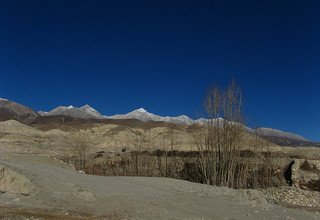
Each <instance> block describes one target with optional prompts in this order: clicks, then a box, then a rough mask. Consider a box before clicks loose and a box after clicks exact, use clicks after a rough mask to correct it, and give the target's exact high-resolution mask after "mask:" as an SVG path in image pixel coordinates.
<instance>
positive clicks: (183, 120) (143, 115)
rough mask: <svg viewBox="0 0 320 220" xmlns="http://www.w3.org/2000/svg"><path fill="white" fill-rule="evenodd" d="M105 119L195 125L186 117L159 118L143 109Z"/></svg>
mask: <svg viewBox="0 0 320 220" xmlns="http://www.w3.org/2000/svg"><path fill="white" fill-rule="evenodd" d="M106 118H110V119H138V120H140V121H143V122H146V121H163V122H169V123H175V124H184V125H190V124H193V123H195V122H194V121H193V120H192V119H191V118H189V117H188V116H186V115H180V116H176V117H170V116H165V117H163V116H160V115H155V114H153V113H150V112H148V111H147V110H145V109H144V108H138V109H136V110H133V111H131V112H129V113H127V114H124V115H119V114H118V115H113V116H106Z"/></svg>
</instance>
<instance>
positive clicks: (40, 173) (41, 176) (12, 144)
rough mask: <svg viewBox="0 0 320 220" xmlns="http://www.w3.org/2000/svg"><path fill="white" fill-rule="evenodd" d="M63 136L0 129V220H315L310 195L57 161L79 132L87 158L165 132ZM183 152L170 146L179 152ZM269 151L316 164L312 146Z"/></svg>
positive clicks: (95, 131) (120, 128) (108, 129)
mask: <svg viewBox="0 0 320 220" xmlns="http://www.w3.org/2000/svg"><path fill="white" fill-rule="evenodd" d="M38 128H39V127H38ZM67 128H68V129H69V130H68V129H67ZM63 130H64V131H63ZM63 130H60V129H57V128H52V129H47V128H46V129H44V128H43V127H42V130H39V129H37V126H35V127H31V126H28V125H25V124H22V123H20V122H17V121H14V120H9V121H4V122H1V123H0V133H1V139H0V147H1V148H0V149H1V151H0V152H1V158H0V163H1V176H0V187H1V188H0V191H1V192H2V193H1V194H0V201H1V204H0V205H1V215H0V217H1V218H2V219H78V218H85V219H86V218H88V219H319V218H320V215H319V210H320V201H319V198H320V195H319V192H316V191H313V192H311V191H305V190H300V189H296V188H293V187H286V186H284V187H282V188H271V189H263V190H262V189H261V190H259V189H258V190H246V189H243V190H236V189H229V188H224V187H222V188H221V187H215V186H208V185H204V184H198V183H191V182H188V181H183V180H175V179H171V178H160V177H115V176H108V177H104V176H93V175H87V174H81V173H79V172H77V171H76V170H75V169H74V168H73V167H72V166H71V165H67V164H66V163H63V162H62V161H61V160H59V159H57V158H59V156H61V155H62V154H64V153H65V152H69V153H70V154H72V144H71V143H74V142H75V140H77V138H78V136H79V134H80V135H81V136H84V135H85V136H86V138H90V140H92V141H89V142H90V143H94V144H95V146H91V147H90V151H91V152H92V153H94V152H98V151H101V150H104V151H107V152H108V151H110V152H115V151H118V152H120V151H121V147H120V148H119V147H118V146H128V147H130V143H131V142H132V140H130V137H131V136H130V135H134V133H135V132H147V133H148V132H149V134H151V135H155V136H157V135H158V136H159V134H161V132H164V131H165V127H161V126H159V127H151V128H148V129H142V128H139V127H136V128H132V127H127V126H124V125H114V124H109V125H108V124H107V125H105V124H104V125H99V124H98V125H95V126H88V127H83V128H81V129H80V128H77V129H75V128H74V127H73V128H72V127H65V129H63ZM179 135H180V137H181V136H182V138H181V140H184V141H186V142H187V141H188V140H189V139H188V138H187V132H185V131H183V130H181V131H179ZM183 135H185V138H183ZM156 143H157V142H156ZM132 146H134V145H132ZM183 146H184V144H183V143H180V144H179V145H177V147H178V149H183ZM185 146H187V144H186V145H185ZM167 147H169V144H167ZM272 147H273V148H274V150H278V151H282V152H286V151H287V153H290V154H298V155H305V157H318V158H319V149H318V148H283V147H279V146H278V147H277V146H276V145H274V144H272ZM281 149H282V150H281Z"/></svg>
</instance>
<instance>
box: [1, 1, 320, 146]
mask: <svg viewBox="0 0 320 220" xmlns="http://www.w3.org/2000/svg"><path fill="white" fill-rule="evenodd" d="M319 71H320V1H312V0H310V1H302V0H300V1H294V0H287V1H281V0H275V1H272V0H266V1H257V0H252V1H249V0H246V1H222V0H220V1H186V0H184V1H174V0H168V1H164V0H162V1H150V0H148V1H121V0H117V1H106V0H105V1H93V0H90V1H80V0H77V1H67V0H61V1H59V0H52V1H49V0H47V1H43V0H41V1H40V0H39V1H14V0H10V1H1V2H0V97H4V98H8V99H11V100H14V101H16V102H19V103H22V104H24V105H27V106H30V107H31V108H33V109H35V110H50V109H52V108H54V107H56V106H58V105H71V104H72V105H75V106H81V105H84V104H87V103H88V104H90V105H92V106H93V107H95V108H96V109H97V110H98V111H100V112H102V113H104V114H106V115H111V114H116V113H126V112H128V111H131V110H133V109H135V108H138V107H144V108H146V109H147V110H149V111H150V112H154V113H156V114H160V115H179V114H186V115H189V116H191V117H195V116H196V115H197V112H199V110H200V109H201V103H202V98H203V95H204V93H205V90H206V88H207V87H208V86H209V85H211V84H213V83H215V84H218V85H221V86H224V85H226V83H227V82H228V81H230V80H231V79H232V78H235V79H236V80H237V81H238V82H239V84H240V86H241V87H242V89H243V92H244V97H245V111H246V114H247V119H248V121H249V124H250V125H252V126H254V125H259V126H265V127H273V128H278V129H282V130H286V131H291V132H296V133H298V134H301V135H304V136H305V137H307V138H309V139H312V140H320V111H319V110H320V72H319Z"/></svg>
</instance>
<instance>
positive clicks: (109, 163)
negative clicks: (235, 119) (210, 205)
mask: <svg viewBox="0 0 320 220" xmlns="http://www.w3.org/2000/svg"><path fill="white" fill-rule="evenodd" d="M205 153H208V154H209V153H210V152H205ZM240 155H241V156H240V157H239V158H237V159H236V165H235V169H236V170H235V172H234V181H235V183H237V184H235V185H234V188H263V187H277V186H281V185H286V180H285V178H284V174H283V172H284V170H283V169H281V168H280V167H277V166H276V165H275V164H272V161H271V159H270V160H268V161H266V160H265V159H264V160H261V159H260V158H258V157H257V156H256V154H255V153H254V152H251V151H243V152H241V153H240ZM266 156H267V155H264V158H266ZM269 156H270V155H269ZM200 160H201V157H200V153H199V152H196V151H191V152H181V151H161V150H156V151H134V152H130V153H113V154H108V153H105V152H98V153H96V154H95V155H91V157H90V159H88V160H87V161H86V163H85V166H83V164H84V163H83V160H79V159H78V158H76V157H75V158H73V159H72V160H71V161H72V162H73V163H74V164H75V166H76V169H78V170H80V169H81V170H83V171H85V172H86V173H87V174H92V175H103V176H148V177H169V178H176V179H183V180H187V181H191V182H197V183H204V184H206V183H207V180H206V177H205V175H204V173H203V172H202V169H201V166H200ZM71 161H69V162H71ZM267 163H268V164H267ZM279 171H280V172H279ZM212 185H214V184H212Z"/></svg>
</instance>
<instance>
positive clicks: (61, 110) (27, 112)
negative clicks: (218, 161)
mask: <svg viewBox="0 0 320 220" xmlns="http://www.w3.org/2000/svg"><path fill="white" fill-rule="evenodd" d="M40 115H42V116H52V115H66V116H71V117H74V118H83V119H89V118H94V119H138V120H141V121H143V122H146V121H163V122H169V123H174V124H179V125H192V124H195V123H198V124H205V123H206V122H207V119H205V118H200V119H195V120H194V119H191V118H190V117H188V116H186V115H180V116H176V117H170V116H160V115H156V114H153V113H150V112H148V111H146V110H145V109H143V108H139V109H136V110H134V111H132V112H129V113H127V114H117V115H113V116H102V115H101V114H100V113H99V112H98V111H97V110H95V109H94V108H92V107H91V106H89V105H84V106H82V107H80V108H78V107H74V106H72V105H70V106H59V107H57V108H55V109H53V110H51V111H49V112H45V111H39V112H35V111H33V110H32V109H30V108H28V107H26V106H23V105H21V104H18V103H16V102H13V101H10V100H7V99H5V98H0V121H5V120H10V119H14V120H18V121H21V122H24V123H31V122H32V121H34V120H35V119H36V118H38V116H40ZM218 122H219V123H218ZM224 122H226V121H225V120H224V119H223V118H217V119H215V120H214V123H217V124H218V125H219V126H220V125H221V124H222V123H224ZM246 130H247V131H248V132H250V133H255V134H257V135H259V136H261V137H263V138H266V139H268V140H270V141H272V142H275V143H279V144H282V145H286V144H288V143H289V142H292V141H295V142H297V143H294V145H297V146H298V145H299V144H301V143H308V142H310V141H308V140H307V139H305V138H304V137H302V136H300V135H297V134H294V133H290V132H285V131H281V130H277V129H272V128H257V129H251V128H248V127H246ZM310 143H311V142H310Z"/></svg>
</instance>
